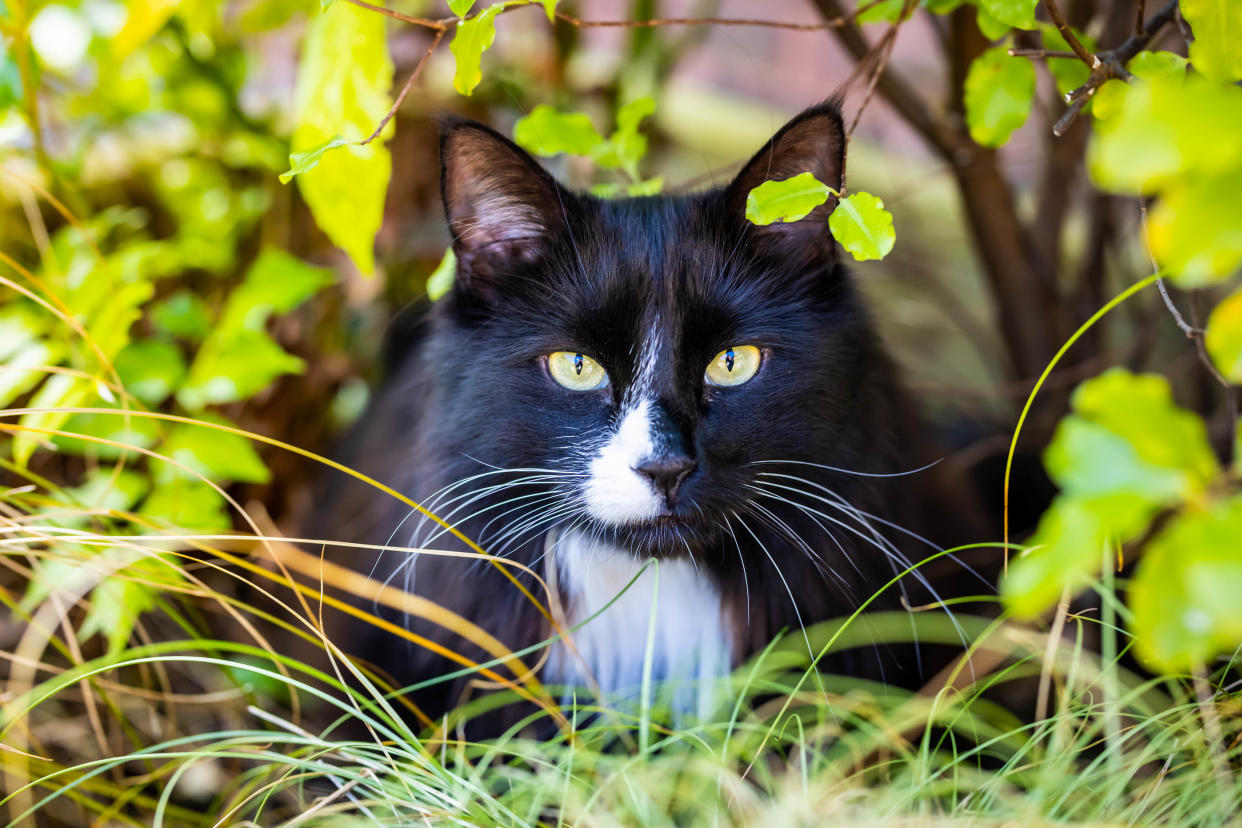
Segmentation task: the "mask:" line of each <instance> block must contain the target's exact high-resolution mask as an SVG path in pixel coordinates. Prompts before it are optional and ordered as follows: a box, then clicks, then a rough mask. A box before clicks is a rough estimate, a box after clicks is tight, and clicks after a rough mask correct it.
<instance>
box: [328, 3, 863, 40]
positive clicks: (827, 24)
mask: <svg viewBox="0 0 1242 828" xmlns="http://www.w3.org/2000/svg"><path fill="white" fill-rule="evenodd" d="M348 2H350V3H353V4H354V5H355V6H358V7H359V8H363V9H367V10H368V11H373V12H376V13H377V14H382V15H384V16H385V17H391V18H392V19H394V20H400V21H401V22H403V23H410V24H412V25H415V26H422V27H423V28H425V29H432V30H435V31H438V32H446V31H448V30H449V29H452V28H454V27H456V26H457V24H458V23H459V22H460V20H461V19H460V18H457V17H441V18H437V19H433V18H429V17H411V16H410V15H408V14H402V13H401V12H398V11H393V10H392V9H389V8H386V7H384V6H377V5H374V4H372V3H368V2H366V0H348ZM882 2H884V0H868V2H866V3H863V4H861V5H859V6H858V8H856V9H854V10H853V11H852V12H850V13H849V14H842V15H838V16H837V17H836V18H835V19H832V20H825V21H823V22H822V23H786V22H783V21H780V20H764V19H760V18H750V17H661V18H654V19H651V20H583V19H582V18H580V17H574V16H573V15H571V14H568V13H566V12H563V11H557V12H556V18H557V19H558V20H561V21H563V22H565V23H568V24H569V25H571V26H576V27H578V28H581V29H605V28H608V29H612V28H618V29H622V28H623V29H636V28H654V27H658V26H760V27H765V28H769V29H787V30H789V31H795V32H818V31H823V30H824V29H834V28H839V27H841V26H845V25H847V24H849V23H850V22H852V21H853V20H854V18H856V17H858V15H860V14H862V13H863V12H865V11H867V10H868V9H870V8H873V7H875V6H878V5H879V4H880V3H882ZM537 7H538V6H537V5H536V4H533V3H531V4H525V5H521V6H509V7H508V8H505V9H503V10H502V11H501V13H502V14H503V13H504V12H509V11H514V10H516V9H522V8H537Z"/></svg>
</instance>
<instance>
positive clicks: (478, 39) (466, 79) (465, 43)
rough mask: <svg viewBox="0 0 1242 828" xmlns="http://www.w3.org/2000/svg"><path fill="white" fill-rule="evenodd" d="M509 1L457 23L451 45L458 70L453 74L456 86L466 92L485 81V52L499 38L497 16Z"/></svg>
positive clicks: (450, 49)
mask: <svg viewBox="0 0 1242 828" xmlns="http://www.w3.org/2000/svg"><path fill="white" fill-rule="evenodd" d="M505 5H506V4H505V3H494V4H492V5H490V6H488V7H487V8H486V9H484V10H483V11H481V12H479V13H478V14H476V15H475V16H474V17H472V18H470V19H469V20H460V21H458V23H457V33H456V34H454V35H453V42H452V43H451V44H449V51H451V52H452V53H453V57H454V58H456V59H457V70H456V72H455V73H454V74H453V88H454V89H456V90H457V91H458V92H459V93H461V94H462V95H469V94H470V93H472V92H474V88H475V87H476V86H478V85H479V81H481V80H483V70H482V68H481V66H480V64H481V63H482V61H483V53H484V52H486V51H487V50H488V49H490V48H491V46H492V43H493V42H494V41H495V40H496V15H498V14H500V12H501V10H502V9H504V7H505Z"/></svg>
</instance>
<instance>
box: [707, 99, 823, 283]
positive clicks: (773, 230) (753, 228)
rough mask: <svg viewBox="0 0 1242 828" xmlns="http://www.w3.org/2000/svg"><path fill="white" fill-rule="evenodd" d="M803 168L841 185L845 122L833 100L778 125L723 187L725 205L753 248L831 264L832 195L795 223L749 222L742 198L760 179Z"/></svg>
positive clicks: (805, 262) (803, 262)
mask: <svg viewBox="0 0 1242 828" xmlns="http://www.w3.org/2000/svg"><path fill="white" fill-rule="evenodd" d="M804 172H809V173H811V174H812V175H814V176H815V178H817V179H818V180H819V181H821V182H822V183H824V184H827V185H828V186H829V187H832V188H833V189H835V190H840V189H841V188H842V187H843V186H844V176H845V126H844V124H843V123H842V120H841V104H840V102H838V101H836V100H829V101H827V102H825V103H822V104H819V105H818V106H813V107H811V108H810V109H808V110H806V111H804V112H803V113H802V114H800V115H798V116H797V117H795V118H794V119H793V120H792V121H790V122H789V123H787V124H785V126H783V127H781V129H780V131H779V132H777V133H776V135H774V136H773V137H772V140H770V141H769V142H768V144H767V146H765V147H764V148H763V149H761V150H759V152H757V153H755V156H754V157H753V158H751V159H750V161H748V162H747V163H746V166H744V167H743V168H742V171H741V172H740V173H738V175H737V178H735V179H734V180H733V183H732V184H730V185H729V188H728V189H727V190H726V191H725V202H726V209H727V210H728V211H729V212H730V213H731V214H732V215H733V216H735V217H736V218H737V219H738V220H740V221H742V222H744V223H745V224H746V225H747V228H748V231H749V233H750V237H751V239H752V241H753V243H754V246H755V248H756V252H759V253H761V254H767V255H771V256H773V257H775V258H779V259H781V260H782V261H786V262H789V263H790V264H791V265H797V266H820V265H825V266H831V265H832V264H834V263H835V261H836V242H834V241H833V238H832V234H831V232H830V231H829V229H828V217H829V216H830V215H831V214H832V210H833V208H834V207H836V206H837V200H836V199H835V198H829V199H828V201H826V202H824V203H823V204H821V205H820V206H819V207H816V208H815V209H814V210H812V211H811V212H810V214H809V215H807V216H806V217H805V218H803V219H801V220H799V221H789V222H779V221H778V222H773V223H772V224H767V225H756V224H751V223H750V222H749V221H747V219H746V197H747V196H748V195H749V194H750V191H751V190H753V189H754V188H755V187H758V186H759V185H760V184H762V183H763V182H765V181H782V180H784V179H786V178H792V177H793V176H795V175H799V174H800V173H804Z"/></svg>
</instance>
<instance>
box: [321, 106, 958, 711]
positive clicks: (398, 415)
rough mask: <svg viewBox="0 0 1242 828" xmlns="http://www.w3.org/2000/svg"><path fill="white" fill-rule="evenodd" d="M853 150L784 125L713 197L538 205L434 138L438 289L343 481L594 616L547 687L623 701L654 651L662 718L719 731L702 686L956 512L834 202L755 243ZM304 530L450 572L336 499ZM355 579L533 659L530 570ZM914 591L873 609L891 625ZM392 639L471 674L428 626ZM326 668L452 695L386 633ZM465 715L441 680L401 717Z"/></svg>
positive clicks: (500, 144) (521, 180)
mask: <svg viewBox="0 0 1242 828" xmlns="http://www.w3.org/2000/svg"><path fill="white" fill-rule="evenodd" d="M845 149H846V136H845V132H844V129H843V125H842V117H841V107H840V103H839V101H836V100H830V101H828V102H825V103H822V104H819V105H816V106H813V107H811V108H809V109H807V110H806V111H804V112H802V113H801V114H799V115H797V116H796V117H795V118H793V119H792V120H791V121H789V122H788V123H787V124H786V125H785V126H784V127H782V128H781V129H780V130H779V131H778V132H777V133H776V134H775V136H774V137H773V138H772V139H771V140H770V141H769V142H768V144H767V145H766V146H765V147H763V148H762V149H761V150H760V151H759V152H758V153H756V155H755V156H754V157H753V158H752V159H750V161H749V162H747V163H746V164H745V165H744V166H743V167H742V169H741V171H740V172H739V173H738V174H737V176H736V177H735V178H734V179H733V180H732V182H731V183H729V184H728V185H727V186H724V187H720V188H716V189H710V190H707V191H705V192H698V193H690V194H681V195H660V196H648V197H638V198H622V199H615V200H605V199H598V198H594V197H591V196H589V195H586V194H583V193H578V192H573V191H571V190H569V189H567V188H565V187H563V186H562V185H560V184H558V183H557V182H556V181H555V180H554V179H553V178H552V177H551V176H550V175H549V174H548V173H547V172H546V171H545V170H544V169H543V168H542V167H540V165H539V164H538V163H537V162H536V161H535V160H534V159H532V158H531V157H530V156H529V155H528V154H527V153H526V152H525V151H523V150H522V149H520V148H519V147H518V146H517V145H515V144H514V143H513V142H511V141H510V140H508V139H507V138H505V137H504V136H502V135H500V134H499V133H497V132H495V131H493V130H492V129H490V128H488V127H486V126H484V125H482V124H479V123H477V122H474V121H469V120H463V119H450V120H447V121H445V122H444V123H443V125H442V134H441V146H440V151H441V160H442V196H443V203H444V208H445V212H446V215H447V219H448V225H449V228H450V230H451V233H452V238H453V243H452V244H453V250H454V252H455V253H456V258H457V275H456V279H455V281H454V284H453V287H452V289H451V291H450V293H449V294H448V295H447V296H445V297H444V298H443V299H442V300H441V301H439V302H437V303H435V304H434V305H431V306H430V308H429V309H428V310H426V311H425V313H424V314H423V316H422V317H421V318H420V319H419V321H418V325H417V328H416V330H415V332H414V334H413V336H412V338H411V342H410V343H409V344H408V345H407V346H406V347H405V348H404V349H403V353H402V354H401V355H400V356H401V359H400V364H399V366H398V367H397V368H396V370H395V373H394V376H392V377H391V378H390V380H389V381H388V383H387V384H386V386H385V387H384V388H383V389H382V390H381V391H380V392H379V393H378V395H377V396H376V398H375V399H374V400H373V402H372V404H371V405H370V408H369V410H368V412H367V413H366V414H365V415H364V417H363V418H362V420H361V422H360V424H359V426H358V427H357V428H356V429H355V432H354V434H353V437H352V438H351V439H350V440H349V441H348V444H347V449H346V451H345V455H346V456H345V458H344V459H345V461H346V462H348V463H350V464H351V465H353V466H354V467H356V468H359V469H360V470H362V471H365V472H367V473H368V474H371V475H372V476H374V477H376V478H378V479H379V480H381V481H383V482H385V483H387V484H389V485H392V486H394V487H395V488H397V489H399V490H400V491H402V492H403V493H405V494H407V495H408V496H409V497H411V498H413V499H414V500H416V501H418V502H420V503H422V504H424V505H425V506H427V507H428V508H429V509H431V510H433V511H435V512H436V513H437V514H438V515H439V516H440V517H442V518H443V519H444V520H446V521H447V522H449V523H451V524H452V525H453V526H454V527H455V528H456V529H458V530H459V531H460V532H461V533H463V534H464V535H465V536H467V537H469V538H472V539H474V540H475V541H477V542H478V544H480V545H481V546H482V547H483V548H484V549H486V550H487V551H488V553H489V554H492V555H496V556H500V557H503V558H505V559H507V560H511V561H515V562H519V563H521V564H524V565H525V566H527V567H529V568H530V569H531V570H532V571H534V572H536V573H539V574H540V575H541V576H542V577H543V578H545V579H546V580H547V581H548V582H549V583H551V584H553V585H554V590H555V593H556V595H555V597H556V599H557V603H559V604H560V609H561V612H562V620H563V621H564V622H566V623H567V624H568V625H570V626H574V625H578V624H581V623H582V622H584V621H586V620H587V619H588V618H591V617H592V616H594V615H596V614H597V613H599V615H598V617H596V618H594V620H592V621H590V623H588V624H586V625H585V626H584V627H582V628H581V629H579V630H578V631H577V632H576V633H574V635H573V637H572V642H573V647H572V648H571V647H569V646H567V645H566V644H565V643H563V642H559V643H557V644H555V645H553V646H552V647H551V650H550V652H549V654H548V657H547V659H546V663H544V664H543V667H542V669H541V672H540V677H541V679H542V680H543V682H544V683H545V684H549V685H555V686H575V685H579V686H580V685H584V684H586V685H589V686H591V687H592V688H594V689H596V690H598V691H599V692H601V693H602V694H603V695H604V697H605V699H606V700H612V701H617V702H618V703H620V702H621V701H623V700H624V699H626V698H632V697H633V694H634V692H635V690H636V688H637V686H638V685H639V684H640V682H641V680H642V674H643V669H644V659H645V657H646V656H647V652H648V649H649V648H650V650H651V657H650V669H651V672H652V678H653V679H654V680H657V681H659V680H665V681H667V682H669V683H670V685H675V687H674V689H673V690H671V691H670V695H669V696H668V697H667V699H668V703H669V704H670V705H671V706H672V707H673V708H674V710H676V711H677V712H678V713H680V714H684V715H693V716H698V717H702V716H706V715H710V713H711V710H712V709H713V706H714V705H715V704H717V703H718V702H719V697H718V691H717V690H715V689H713V688H714V687H715V686H716V680H718V679H719V678H721V677H723V676H725V675H727V674H728V672H729V671H730V670H731V669H732V668H733V667H735V666H737V665H738V664H739V663H741V662H742V661H743V660H745V659H746V658H747V657H748V656H750V655H752V654H754V653H755V652H757V651H758V650H760V649H761V648H763V647H764V646H765V645H766V644H767V643H768V642H769V641H770V640H771V639H772V638H773V636H775V635H777V634H778V633H780V632H781V631H783V630H788V631H791V632H792V634H793V635H795V636H796V635H799V634H800V633H801V631H802V630H803V629H805V628H806V627H808V626H810V625H812V624H814V623H816V622H819V621H823V620H825V619H830V618H840V617H843V616H846V615H848V614H849V613H850V612H852V611H853V610H855V609H856V608H857V607H858V606H859V605H860V604H861V602H863V601H864V600H866V599H867V598H869V597H871V596H872V595H873V593H875V592H876V591H877V590H878V589H879V588H880V587H881V586H883V585H884V584H885V582H887V581H888V580H889V579H891V578H893V577H894V573H896V572H900V571H901V570H903V569H905V568H906V566H907V565H908V564H909V563H910V562H911V561H912V560H917V559H920V558H923V557H925V556H926V555H928V554H930V553H931V552H932V551H934V547H933V546H929V545H927V544H928V543H930V542H925V541H924V540H923V539H921V535H922V533H924V532H930V531H933V527H934V525H935V524H936V523H944V522H945V521H946V520H948V521H950V522H951V521H952V519H953V515H954V513H955V509H956V507H955V506H953V505H951V500H952V489H953V488H954V485H955V484H953V483H951V482H947V481H946V479H945V478H944V477H943V475H941V473H940V471H938V469H937V468H931V469H923V470H922V471H918V473H914V471H915V470H918V469H920V467H923V466H925V465H926V464H927V463H928V462H929V461H930V460H933V459H934V456H932V452H931V450H930V449H929V447H928V446H929V442H928V440H927V439H926V436H925V434H924V432H925V429H924V428H923V426H922V425H921V423H920V421H919V418H918V416H917V414H916V413H915V406H914V405H913V404H912V402H911V400H910V399H909V398H908V397H907V395H906V393H905V391H904V390H903V388H902V386H901V384H900V382H899V381H898V378H897V372H896V369H895V367H894V364H893V361H892V360H891V359H890V357H889V356H888V355H887V353H886V352H885V349H884V347H883V345H882V343H881V341H880V338H879V336H878V334H877V333H876V331H875V329H874V326H873V324H872V322H871V320H870V318H869V316H868V313H867V311H866V309H865V307H864V305H863V302H862V300H861V298H860V295H859V292H858V291H857V289H856V287H855V285H854V283H853V280H852V277H851V275H850V273H849V271H848V270H847V269H846V267H845V266H844V265H843V264H842V263H841V261H840V258H841V254H840V252H839V250H838V247H837V244H836V242H835V241H834V239H833V238H832V235H831V232H830V229H829V224H828V219H829V216H830V215H831V213H832V210H833V209H834V207H835V205H836V199H835V198H834V199H829V201H828V202H826V203H825V204H823V205H822V206H820V207H817V208H816V209H814V210H812V211H811V213H810V214H809V215H808V216H807V217H805V218H804V219H802V220H800V221H794V222H778V223H774V224H770V225H766V226H760V225H756V224H752V223H750V222H749V221H748V220H747V218H746V202H747V196H748V194H749V193H750V191H751V190H752V189H753V188H754V187H756V186H758V185H759V184H761V183H763V182H764V181H767V180H780V179H785V178H789V177H791V176H794V175H797V174H799V173H803V172H811V173H813V174H814V175H815V177H816V178H817V179H818V180H820V181H822V182H825V183H827V184H829V185H830V186H832V187H834V188H841V187H843V186H844V162H845ZM895 527H900V529H898V528H895ZM311 531H313V532H315V533H316V534H315V535H314V536H315V537H323V538H329V539H334V540H346V541H367V542H371V543H376V544H390V545H393V546H400V547H415V548H427V549H431V550H458V551H465V550H466V549H467V547H466V546H465V545H463V544H462V543H461V542H460V541H459V540H458V539H456V538H455V537H454V536H453V535H451V534H450V533H448V532H447V531H446V530H445V529H444V528H443V527H441V526H439V525H438V524H436V523H435V522H433V521H430V520H428V519H427V518H426V517H425V516H423V515H421V514H417V513H414V512H412V511H411V510H410V509H409V508H408V507H407V506H405V505H404V504H402V503H400V502H398V501H396V500H394V499H391V498H385V497H384V496H382V495H380V494H378V493H376V492H374V491H371V490H365V489H363V488H362V487H357V486H356V485H355V486H350V487H344V486H340V487H336V488H334V489H331V490H329V491H327V492H326V493H325V494H324V495H323V496H322V497H321V498H320V500H319V506H318V507H317V509H316V516H315V522H314V526H313V529H312V530H311ZM349 555H350V556H351V557H350V559H349V563H350V565H351V566H352V567H353V568H355V569H357V570H359V571H362V572H366V573H368V574H371V575H372V576H373V577H374V578H375V579H376V580H381V581H386V582H388V583H391V584H394V585H396V586H399V587H401V588H403V589H406V590H408V591H410V592H413V593H416V594H418V595H421V596H424V597H427V598H430V599H432V600H434V601H436V602H437V603H439V604H441V605H443V606H445V607H447V608H448V609H450V610H452V611H453V612H455V613H457V614H458V615H460V616H463V617H464V618H466V619H468V620H469V621H471V622H473V623H474V624H477V625H478V626H480V627H482V628H483V629H484V630H486V631H487V632H488V633H490V634H491V635H493V636H495V637H496V638H497V639H499V640H500V641H502V642H503V643H504V644H505V645H506V646H507V647H509V648H511V649H513V650H518V649H521V648H524V647H528V646H531V645H533V644H536V643H537V642H540V641H543V640H545V639H547V638H548V637H549V636H550V635H551V634H552V631H553V627H552V624H551V622H550V621H549V620H548V619H547V618H546V617H545V616H544V615H543V614H541V612H540V609H539V608H538V607H536V606H535V604H534V603H533V602H532V601H531V600H529V598H528V597H527V596H525V595H524V594H523V593H522V591H521V590H519V589H518V588H517V587H516V586H515V584H514V583H513V581H511V578H512V579H513V580H516V581H517V582H519V583H521V584H522V585H523V586H525V587H526V588H527V589H528V590H529V591H530V592H531V594H533V595H536V596H537V597H540V598H541V599H542V596H541V592H540V588H539V586H538V583H537V582H536V580H535V579H534V578H533V577H531V576H530V575H529V574H527V573H524V572H522V571H520V570H513V569H510V570H509V575H506V574H505V573H503V572H501V571H500V568H499V567H494V566H491V565H489V564H488V563H487V562H486V561H479V560H470V559H463V558H461V557H444V556H437V555H432V554H418V555H410V554H407V553H396V552H383V553H378V554H375V555H366V554H362V553H357V552H350V553H349ZM652 561H654V562H656V563H652ZM657 564H658V566H657ZM919 577H921V576H911V577H909V578H906V579H903V581H902V587H901V588H892V589H888V590H887V591H885V592H883V593H881V594H880V595H879V597H878V598H877V599H876V600H875V602H874V603H873V604H872V605H871V608H873V609H879V610H896V609H900V608H901V606H902V600H903V599H902V594H903V589H905V588H906V586H905V585H906V584H907V582H909V583H912V584H915V583H917V581H918V579H919ZM635 578H637V580H636V581H634V583H633V584H632V585H631V586H630V587H629V589H628V591H626V587H627V584H630V582H631V580H633V579H635ZM657 579H658V582H659V589H658V591H656V590H654V589H653V586H654V584H655V582H656V581H657ZM618 594H621V597H620V598H619V599H617V600H616V602H615V603H613V604H612V605H611V606H608V604H609V602H610V601H612V600H613V599H614V598H616V597H617V596H618ZM929 594H931V593H930V591H929V590H927V589H925V590H923V592H922V597H923V599H924V600H930V599H928V597H927V596H928V595H929ZM653 595H654V598H655V609H654V611H653V608H652V601H653ZM606 606H607V609H605V607H606ZM652 618H654V624H655V626H654V628H650V629H649V621H650V620H651V619H652ZM393 620H394V621H395V622H398V623H402V624H405V625H406V626H408V627H410V628H411V629H413V630H414V631H415V632H417V633H419V634H421V635H424V636H427V637H428V638H431V639H433V640H435V641H438V642H440V643H442V644H444V645H445V646H448V647H451V648H453V649H456V650H458V651H459V652H462V653H464V654H468V655H469V656H470V657H471V658H474V659H476V660H486V659H487V658H490V656H488V655H487V654H485V653H484V652H483V651H482V650H480V649H478V648H476V647H474V646H473V645H471V644H469V643H467V642H465V641H464V640H462V639H461V638H459V637H458V636H456V635H454V634H451V633H448V632H446V631H444V630H442V629H440V628H439V627H437V626H436V625H433V624H431V623H429V622H426V621H421V620H411V619H410V618H408V617H406V618H401V617H400V616H396V615H395V616H393ZM649 633H650V636H649ZM649 637H650V639H651V641H650V645H649V642H648V639H649ZM344 646H345V648H346V649H347V650H351V651H353V652H355V653H356V654H357V655H359V656H360V657H361V658H363V659H365V660H367V661H370V662H372V663H374V664H376V665H377V666H379V667H381V668H382V669H383V670H385V671H386V672H387V673H389V674H391V675H392V676H393V677H394V679H395V680H396V681H398V682H400V683H402V684H408V683H413V682H418V681H421V680H426V679H429V678H431V677H434V676H436V675H440V674H443V673H446V672H449V671H451V670H455V669H459V665H457V664H453V663H451V662H449V661H447V660H445V659H443V658H442V657H440V656H437V655H435V654H433V653H431V652H430V651H428V650H427V649H426V648H422V647H418V646H414V645H407V644H405V643H403V642H401V641H399V640H398V639H397V638H395V637H392V636H391V635H390V634H387V633H382V632H378V631H373V630H365V631H364V630H359V629H358V628H357V627H354V628H351V632H348V633H346V636H345V644H344ZM536 660H537V659H536V658H533V657H532V658H531V662H532V663H533V662H534V661H536ZM825 666H826V668H827V669H830V670H835V671H842V672H845V673H848V674H850V675H855V676H863V677H871V678H876V679H878V680H882V681H886V682H894V683H904V684H911V683H914V684H917V682H918V681H920V680H921V679H922V677H923V674H924V673H925V672H926V666H925V665H921V664H919V658H918V654H917V653H913V654H912V653H911V652H910V651H908V650H901V649H897V648H893V647H889V646H875V647H859V648H855V649H852V650H847V651H845V652H843V653H833V654H832V655H831V656H830V658H829V660H828V661H827V662H826V664H825ZM920 668H922V669H920ZM470 688H471V685H470V677H466V678H459V679H458V680H456V681H455V682H446V683H441V684H439V685H437V686H435V687H433V688H431V689H430V690H427V691H425V692H423V693H421V694H420V695H419V697H418V701H419V703H420V704H421V705H422V706H423V708H424V709H425V710H428V711H429V712H430V713H432V714H433V715H434V714H435V713H436V712H443V711H444V710H446V709H448V708H451V707H453V706H454V705H455V704H457V703H458V702H459V701H461V700H462V698H464V697H465V696H466V695H469V693H470V692H471V689H470Z"/></svg>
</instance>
